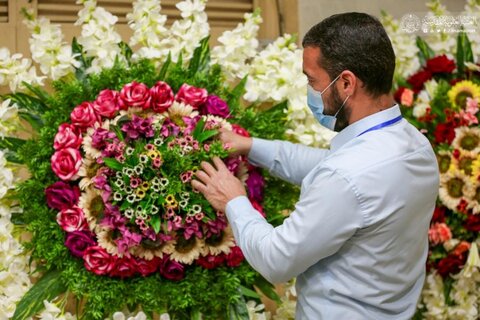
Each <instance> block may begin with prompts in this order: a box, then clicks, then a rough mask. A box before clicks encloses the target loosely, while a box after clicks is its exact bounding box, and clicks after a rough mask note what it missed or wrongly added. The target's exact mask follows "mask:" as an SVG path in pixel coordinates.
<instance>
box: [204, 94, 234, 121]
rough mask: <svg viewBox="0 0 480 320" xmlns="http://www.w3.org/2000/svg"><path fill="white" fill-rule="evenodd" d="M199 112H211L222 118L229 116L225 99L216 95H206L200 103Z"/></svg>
mask: <svg viewBox="0 0 480 320" xmlns="http://www.w3.org/2000/svg"><path fill="white" fill-rule="evenodd" d="M200 112H201V113H202V114H212V115H214V116H220V117H222V118H230V109H229V108H228V105H227V103H226V102H225V101H223V100H222V99H220V98H219V97H217V96H213V95H212V96H208V97H207V100H206V101H205V103H204V104H203V105H202V107H201V109H200Z"/></svg>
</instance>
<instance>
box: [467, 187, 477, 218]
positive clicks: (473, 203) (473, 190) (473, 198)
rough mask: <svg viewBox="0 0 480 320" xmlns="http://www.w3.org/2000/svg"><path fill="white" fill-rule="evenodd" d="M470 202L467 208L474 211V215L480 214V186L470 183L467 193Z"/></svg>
mask: <svg viewBox="0 0 480 320" xmlns="http://www.w3.org/2000/svg"><path fill="white" fill-rule="evenodd" d="M466 198H467V201H468V205H467V208H468V209H471V210H472V213H473V214H479V213H480V184H479V183H470V184H469V187H468V189H467V192H466Z"/></svg>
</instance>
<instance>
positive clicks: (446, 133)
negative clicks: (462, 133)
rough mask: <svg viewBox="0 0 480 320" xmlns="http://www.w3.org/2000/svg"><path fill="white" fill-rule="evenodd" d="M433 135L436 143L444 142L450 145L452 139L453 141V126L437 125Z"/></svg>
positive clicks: (447, 124) (448, 124) (446, 124)
mask: <svg viewBox="0 0 480 320" xmlns="http://www.w3.org/2000/svg"><path fill="white" fill-rule="evenodd" d="M433 134H434V135H435V141H436V142H437V143H443V142H446V143H448V144H451V143H452V141H453V139H455V126H453V125H452V124H451V123H439V124H438V125H437V127H436V128H435V132H434V133H433Z"/></svg>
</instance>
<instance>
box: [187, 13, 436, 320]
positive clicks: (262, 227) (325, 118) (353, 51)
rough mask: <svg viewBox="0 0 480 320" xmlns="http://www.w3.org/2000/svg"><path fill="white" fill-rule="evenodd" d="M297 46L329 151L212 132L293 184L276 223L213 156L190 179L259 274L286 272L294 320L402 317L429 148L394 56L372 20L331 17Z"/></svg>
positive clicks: (421, 237) (421, 234) (419, 242)
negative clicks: (399, 97) (289, 204)
mask: <svg viewBox="0 0 480 320" xmlns="http://www.w3.org/2000/svg"><path fill="white" fill-rule="evenodd" d="M303 46H304V52H303V69H304V73H305V75H306V76H307V78H308V82H309V85H308V95H307V101H308V105H309V107H310V109H311V110H312V112H313V114H314V116H315V117H316V118H317V120H318V121H319V122H320V123H321V124H322V125H324V126H326V127H328V128H330V129H332V130H335V131H338V132H339V133H338V134H337V135H336V136H335V137H334V138H333V140H332V141H331V146H330V149H329V150H321V149H316V148H310V147H306V146H302V145H296V144H292V143H289V142H282V141H266V140H262V139H258V138H253V139H252V138H245V137H241V136H238V135H235V134H233V133H232V132H227V131H224V132H222V134H221V138H222V140H223V141H225V142H228V143H230V144H231V145H232V146H233V147H234V148H235V150H236V152H237V153H240V154H246V155H248V157H249V160H250V161H251V163H253V164H255V165H257V166H261V167H263V168H267V169H268V170H269V171H270V172H271V173H272V174H274V175H276V176H278V177H280V178H283V179H285V180H286V181H289V182H291V183H294V184H298V185H301V194H300V199H299V201H298V203H297V204H296V207H295V210H294V211H293V212H292V213H291V215H290V216H289V217H288V218H287V219H285V221H284V222H283V224H282V225H280V226H278V227H276V228H274V227H273V226H271V225H270V224H268V223H267V222H266V221H265V219H263V218H262V216H261V215H260V214H259V213H258V212H256V211H255V209H254V208H253V207H252V205H251V204H250V202H249V201H248V198H247V197H245V189H244V187H243V185H242V183H241V182H240V181H239V180H238V179H237V178H235V177H234V176H233V175H232V174H230V173H229V171H228V170H227V168H226V167H225V165H224V164H223V162H222V161H221V160H220V159H218V158H216V159H214V166H212V165H211V164H209V163H203V164H202V171H199V172H198V173H197V179H198V180H196V181H194V182H192V185H193V186H194V187H195V188H197V189H198V190H199V191H200V192H202V193H203V194H204V195H205V197H206V198H207V200H209V202H210V203H211V204H212V205H213V206H214V207H215V208H217V209H219V210H223V211H225V212H226V214H227V217H228V220H229V222H230V224H231V226H232V228H233V231H234V235H235V238H236V240H237V243H238V244H239V246H240V248H241V249H242V251H243V253H244V255H245V257H246V259H247V260H248V262H249V263H250V264H251V265H252V266H253V267H254V268H255V269H256V270H258V271H259V272H260V273H261V274H262V275H263V276H264V277H265V278H267V279H268V280H270V281H271V282H274V283H275V282H282V281H286V280H289V279H290V278H292V277H297V291H298V303H297V311H296V318H297V319H382V320H385V319H410V318H411V316H412V315H413V314H414V312H415V309H416V304H417V300H418V297H419V295H420V292H421V289H422V286H423V282H424V277H425V260H426V257H427V252H428V228H429V222H430V219H431V216H432V212H433V209H434V206H435V199H436V197H437V191H438V183H439V182H438V179H439V177H438V168H437V161H436V158H435V155H434V152H433V150H432V148H431V146H430V144H429V142H428V140H427V139H426V138H425V137H424V136H423V135H422V134H421V133H420V132H418V130H416V129H415V128H414V127H413V126H412V125H410V124H409V123H408V122H407V121H405V120H404V119H402V116H401V113H400V109H399V107H398V106H397V105H395V104H394V101H393V98H392V95H391V93H390V91H391V88H392V81H393V72H394V68H395V55H394V52H393V49H392V45H391V43H390V41H389V38H388V36H387V34H386V32H385V30H384V28H383V27H382V25H381V24H380V22H379V21H378V20H377V19H376V18H374V17H372V16H369V15H367V14H363V13H344V14H338V15H334V16H331V17H329V18H327V19H325V20H323V21H322V22H320V23H319V24H317V25H315V26H314V27H313V28H311V29H310V30H309V31H308V32H307V34H306V35H305V38H304V40H303Z"/></svg>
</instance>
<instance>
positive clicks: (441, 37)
mask: <svg viewBox="0 0 480 320" xmlns="http://www.w3.org/2000/svg"><path fill="white" fill-rule="evenodd" d="M427 7H428V9H429V10H430V12H429V13H428V14H427V17H439V16H446V15H451V13H450V12H448V10H447V8H446V7H445V5H443V4H442V2H441V1H440V0H430V1H429V2H427ZM440 27H446V26H440ZM425 40H426V41H427V43H428V45H429V46H430V47H431V48H432V50H433V51H434V52H435V53H436V54H437V55H440V54H447V55H449V56H450V57H453V56H452V55H453V54H455V52H456V50H457V40H456V34H454V35H452V34H451V33H447V32H444V31H443V30H442V31H440V32H438V31H437V30H434V29H433V30H428V34H427V36H426V37H425Z"/></svg>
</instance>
